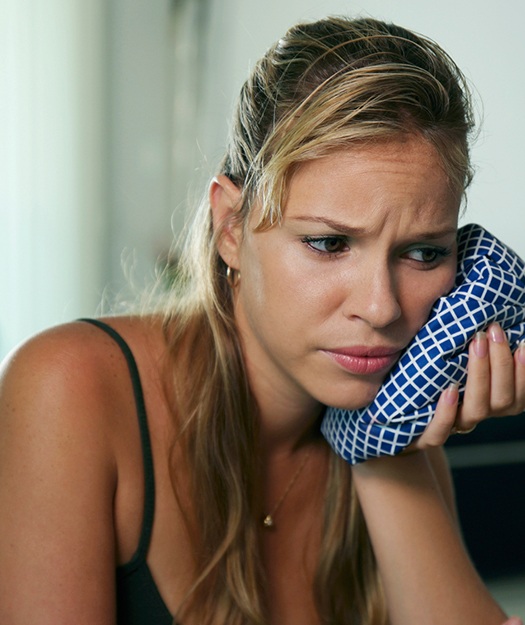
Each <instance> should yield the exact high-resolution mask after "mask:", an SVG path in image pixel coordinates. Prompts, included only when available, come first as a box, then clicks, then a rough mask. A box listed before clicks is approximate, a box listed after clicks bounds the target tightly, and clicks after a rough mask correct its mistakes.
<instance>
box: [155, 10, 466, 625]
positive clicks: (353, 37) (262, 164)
mask: <svg viewBox="0 0 525 625" xmlns="http://www.w3.org/2000/svg"><path fill="white" fill-rule="evenodd" d="M472 128H473V116H472V107H471V102H470V95H469V89H468V86H467V84H466V81H465V78H464V76H463V75H462V73H461V72H460V71H459V69H458V68H457V66H456V65H455V63H454V62H453V61H452V59H451V58H450V57H449V56H448V55H447V54H446V53H445V52H444V51H443V50H442V49H441V48H440V47H439V46H438V45H437V44H436V43H434V42H433V41H431V40H429V39H427V38H425V37H423V36H420V35H417V34H415V33H413V32H410V31H408V30H406V29H404V28H401V27H399V26H396V25H392V24H387V23H384V22H380V21H377V20H373V19H355V20H351V19H346V18H327V19H324V20H320V21H317V22H313V23H306V24H299V25H297V26H294V27H293V28H291V29H290V30H289V31H288V32H287V33H286V34H285V35H284V37H283V38H282V39H280V40H279V41H278V42H277V43H276V44H275V45H274V46H273V47H271V48H270V49H269V50H268V52H267V53H266V54H265V55H264V57H263V58H262V59H261V60H260V61H259V62H258V63H257V65H256V66H255V68H254V70H253V72H252V74H251V76H250V77H249V78H248V80H247V81H246V83H245V84H244V86H243V87H242V90H241V93H240V97H239V100H238V104H237V108H236V111H235V113H234V118H233V123H232V126H231V132H230V136H229V142H228V146H227V151H226V154H225V156H224V159H223V161H222V163H221V165H220V169H219V173H222V174H225V175H226V176H228V177H229V178H230V180H231V181H232V182H234V183H235V184H236V185H237V186H238V188H239V189H241V190H242V201H241V204H242V206H241V207H240V209H239V211H238V219H240V220H241V221H242V222H243V223H244V224H246V223H247V220H248V218H249V216H250V211H251V209H252V206H253V205H254V202H255V201H256V200H257V201H258V202H259V203H260V204H261V206H262V208H263V210H262V217H261V220H260V222H259V223H258V225H257V228H260V229H265V228H271V227H275V225H276V224H278V223H279V220H280V218H281V215H282V212H281V211H282V207H283V206H285V205H286V195H287V189H288V183H289V180H290V177H291V175H292V174H293V172H294V171H295V170H296V168H297V167H299V166H300V165H301V163H304V162H307V161H311V160H313V159H317V158H320V157H322V156H325V155H327V154H330V153H331V152H333V151H334V150H338V149H341V148H348V147H352V146H355V145H360V144H363V142H374V141H383V140H389V139H399V138H403V137H406V136H409V135H416V136H420V137H421V138H423V139H424V140H426V141H428V142H429V143H430V144H431V145H433V146H434V147H435V149H436V150H437V153H438V155H439V157H440V159H441V162H442V165H443V168H444V170H445V171H446V173H447V175H448V180H449V183H450V185H451V186H452V187H454V188H455V189H457V190H458V191H459V192H463V191H464V190H465V189H466V187H467V186H468V184H469V182H470V180H471V167H470V158H469V136H470V133H471V130H472ZM219 235H220V233H214V228H213V224H212V217H211V212H210V206H209V204H208V202H203V203H202V205H201V206H200V208H199V210H198V211H197V212H196V215H195V219H194V221H193V224H192V227H191V229H190V230H189V231H188V233H187V236H186V245H185V247H184V250H183V253H182V257H181V261H180V263H179V265H178V267H177V279H176V281H175V283H174V285H173V287H172V289H171V294H170V296H169V300H168V302H167V303H166V304H165V310H166V316H165V328H166V333H167V336H168V340H169V347H170V351H171V354H172V355H173V362H172V365H173V380H174V397H175V400H174V418H175V419H176V421H177V428H178V433H179V434H178V437H177V440H176V443H175V445H174V449H175V448H178V449H179V451H180V450H182V452H183V453H184V454H185V459H186V462H187V466H188V467H189V474H190V476H191V477H190V487H189V491H190V499H191V506H190V508H191V509H190V510H188V512H187V514H188V525H189V526H190V527H191V531H190V535H191V537H192V540H193V548H194V554H195V566H196V570H195V577H194V584H193V586H192V588H191V590H190V592H189V593H188V597H187V601H186V602H185V603H184V605H183V606H182V610H181V613H180V614H179V615H178V617H179V618H181V614H182V616H184V614H188V615H190V614H191V618H192V622H198V623H202V624H203V625H226V624H228V625H263V624H264V623H267V609H266V607H265V605H266V599H265V584H264V571H263V567H262V564H261V555H260V552H259V537H258V534H259V529H258V526H259V523H260V520H259V519H258V518H256V517H257V513H256V506H257V498H256V489H257V484H258V472H257V463H258V451H257V449H258V430H257V406H256V403H255V401H254V398H253V396H252V394H251V392H250V384H249V381H248V379H247V375H246V371H245V367H244V363H243V354H242V349H241V346H240V343H239V339H238V336H237V332H236V326H235V318H234V310H233V300H232V293H231V288H230V286H229V285H228V281H227V278H226V265H225V263H224V262H223V260H222V259H221V257H220V255H219V253H218V248H217V238H218V236H219ZM173 482H174V488H175V490H176V491H177V487H178V486H177V485H178V479H177V472H176V471H175V470H173ZM325 493H326V494H325V510H324V531H323V538H322V544H321V551H320V556H319V561H318V567H317V574H316V577H315V582H314V585H315V588H314V590H313V592H314V596H315V599H316V604H317V610H318V614H319V619H320V622H321V623H323V624H326V625H328V624H330V625H351V624H356V625H357V624H359V625H381V624H384V623H385V622H386V609H385V605H384V600H383V596H382V592H381V585H380V582H379V579H378V574H377V571H376V564H375V559H374V554H373V552H372V549H371V545H370V542H369V539H368V534H367V531H366V525H365V522H364V519H363V516H362V513H361V511H360V508H359V503H358V501H357V498H356V496H355V493H354V491H353V488H352V483H351V472H350V470H349V467H348V466H346V465H345V464H344V463H342V461H340V460H339V459H338V458H336V457H335V455H333V457H332V458H331V459H330V467H329V475H328V479H327V485H326V490H325Z"/></svg>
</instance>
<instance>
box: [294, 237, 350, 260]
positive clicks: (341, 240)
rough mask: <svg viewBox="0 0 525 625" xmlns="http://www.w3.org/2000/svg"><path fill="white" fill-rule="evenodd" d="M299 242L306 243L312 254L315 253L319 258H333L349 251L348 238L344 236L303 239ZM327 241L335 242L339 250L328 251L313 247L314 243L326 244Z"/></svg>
mask: <svg viewBox="0 0 525 625" xmlns="http://www.w3.org/2000/svg"><path fill="white" fill-rule="evenodd" d="M301 241H302V243H306V245H308V247H309V248H310V249H311V250H312V251H313V252H315V253H316V254H319V256H325V257H328V258H334V257H336V256H339V254H342V253H343V252H346V251H347V250H348V249H349V245H348V238H347V237H345V236H338V235H329V236H324V237H303V238H302V239H301ZM328 241H331V242H335V243H336V244H337V245H338V246H339V248H340V249H337V250H332V251H328V250H320V249H318V248H316V247H315V244H316V243H325V244H326V243H327V242H328Z"/></svg>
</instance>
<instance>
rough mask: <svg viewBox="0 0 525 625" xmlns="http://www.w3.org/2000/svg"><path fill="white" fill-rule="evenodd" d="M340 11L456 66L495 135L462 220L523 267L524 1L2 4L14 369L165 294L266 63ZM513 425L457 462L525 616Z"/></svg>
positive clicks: (3, 246)
mask: <svg viewBox="0 0 525 625" xmlns="http://www.w3.org/2000/svg"><path fill="white" fill-rule="evenodd" d="M326 14H345V15H352V16H357V15H364V16H366V15H369V16H373V17H378V18H382V19H385V20H388V21H395V22H398V23H400V24H402V25H403V26H407V27H409V28H412V29H414V30H416V31H419V32H422V33H424V34H426V35H428V36H430V37H432V38H433V39H435V40H437V41H438V42H439V43H441V44H442V45H443V46H444V47H445V48H446V49H447V50H448V51H449V52H450V54H451V55H452V56H453V57H454V59H455V60H456V61H457V63H458V64H459V66H460V67H461V68H462V69H463V70H464V72H465V73H466V75H467V77H468V78H469V79H470V81H471V82H472V84H473V86H474V88H475V99H476V105H477V110H478V119H479V120H480V122H481V132H480V135H479V138H478V140H477V142H476V144H475V146H474V150H473V160H474V163H475V165H476V168H477V173H476V177H475V181H474V184H473V185H472V187H471V189H470V192H469V199H468V207H467V212H466V215H465V217H464V219H463V221H475V222H478V223H481V224H483V225H484V226H485V227H487V228H488V229H489V230H491V231H492V232H493V233H494V234H496V235H497V236H499V237H500V238H502V239H503V240H504V241H505V242H506V243H508V244H509V245H511V246H512V247H514V249H515V250H516V251H518V252H519V253H521V254H522V255H525V237H524V232H525V210H524V206H523V197H522V196H523V190H522V183H523V181H524V178H525V173H524V171H523V169H524V157H523V148H524V145H525V115H524V111H525V78H524V73H523V62H524V60H525V37H524V35H523V23H524V19H525V4H524V3H523V2H522V1H521V0H500V2H498V3H495V2H490V1H488V0H487V1H486V2H477V1H476V0H440V2H435V1H434V0H397V1H396V2H393V1H392V0H362V1H361V2H354V1H343V0H324V1H323V2H319V0H264V1H263V2H261V0H89V1H88V2H86V1H85V0H0V46H1V53H0V357H2V356H4V355H5V354H6V353H7V352H8V351H9V350H10V349H11V348H12V347H13V346H15V345H16V344H17V343H18V342H20V341H21V340H23V339H25V338H26V337H28V336H29V335H31V334H33V333H35V332H37V331H39V330H41V329H43V328H45V327H47V326H49V325H53V324H56V323H60V322H62V321H67V320H71V319H75V318H77V317H79V316H90V315H96V314H98V313H100V312H102V311H105V310H110V309H111V307H112V306H113V302H114V301H115V300H116V299H125V298H126V297H132V293H133V291H134V290H138V291H140V290H141V289H143V288H144V287H145V286H146V285H147V284H148V283H149V282H150V281H151V279H152V277H153V275H154V270H155V266H156V264H157V262H158V259H159V258H165V257H166V254H167V253H168V250H169V248H170V245H171V242H172V239H173V236H174V234H176V233H177V232H178V231H179V230H180V228H181V227H182V225H183V224H184V222H185V219H186V216H187V214H188V211H189V210H190V209H191V206H193V205H194V204H195V202H197V201H198V200H199V198H200V197H201V195H202V193H203V192H205V190H206V186H207V181H208V180H209V178H210V176H211V175H213V173H214V172H215V168H216V166H217V163H218V161H219V160H220V158H221V155H222V152H223V148H224V144H225V138H226V133H227V129H228V119H229V116H230V112H231V109H232V106H233V103H234V101H235V96H236V93H237V92H238V90H239V88H240V85H241V84H242V82H243V80H244V79H245V77H246V75H247V73H248V71H249V70H250V68H251V67H252V65H253V63H254V61H255V60H256V59H257V58H258V57H259V56H260V55H261V54H262V53H263V52H264V51H265V49H266V48H267V47H268V46H269V45H270V44H271V43H272V42H273V41H275V40H276V39H278V38H279V37H280V35H281V34H282V33H283V32H284V31H285V30H286V28H287V27H288V26H290V25H291V24H292V23H294V22H297V21H299V20H311V19H314V18H318V17H322V16H323V15H326ZM503 421H505V422H511V423H513V424H514V425H513V426H512V427H511V429H510V430H508V431H505V432H503V433H502V432H501V430H498V431H493V430H491V429H490V428H493V427H494V426H493V425H488V426H487V428H485V429H483V430H482V428H480V430H482V432H481V433H479V434H478V435H477V436H478V438H468V437H467V438H465V440H469V441H473V442H471V443H469V445H470V448H469V451H468V453H467V450H465V449H460V448H458V444H457V443H454V444H453V445H452V447H451V448H450V449H449V454H450V457H451V461H452V464H453V467H454V476H455V480H456V486H457V488H458V491H459V492H460V494H461V495H462V497H461V502H462V503H461V506H462V507H461V509H460V512H461V514H462V518H463V522H464V527H465V528H467V531H466V540H467V543H468V546H469V548H470V549H471V551H472V553H473V556H474V559H475V561H476V564H477V565H478V567H479V568H480V570H481V571H482V573H483V575H484V576H485V577H486V578H487V579H491V580H492V582H491V584H492V586H491V587H492V589H493V591H494V593H496V594H497V595H498V597H499V598H500V600H501V601H502V602H503V603H504V605H505V606H506V607H507V609H508V610H509V612H521V614H522V616H523V615H524V613H525V607H524V606H523V604H524V603H525V552H524V545H525V541H524V540H523V538H522V536H521V533H522V528H523V526H524V525H523V524H524V520H525V511H524V503H523V498H522V497H519V496H517V492H516V485H519V488H518V494H519V492H522V490H523V483H524V482H525V462H524V458H525V442H524V441H525V431H524V426H523V425H522V424H524V423H525V422H524V419H523V418H521V419H518V420H514V421H512V420H509V419H505V420H503ZM512 428H514V429H512ZM516 428H517V429H516ZM483 433H485V438H483ZM455 438H456V440H457V439H459V437H455ZM461 438H462V439H463V438H464V437H461ZM487 440H490V441H491V443H492V444H491V447H490V450H491V451H487V445H486V442H487ZM461 443H463V441H461ZM498 445H499V447H498ZM494 450H496V451H494ZM496 452H497V453H496ZM491 463H492V465H491ZM489 465H491V466H490V467H489ZM487 467H489V468H487ZM487 471H489V473H487ZM498 471H499V472H498ZM489 475H490V479H491V480H492V483H491V486H490V488H491V491H490V493H491V494H489V493H488V491H487V490H486V489H485V485H486V484H487V480H489ZM469 495H471V499H468V496H469ZM496 538H497V540H496ZM487 546H491V549H488V548H487Z"/></svg>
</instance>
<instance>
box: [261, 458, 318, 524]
mask: <svg viewBox="0 0 525 625" xmlns="http://www.w3.org/2000/svg"><path fill="white" fill-rule="evenodd" d="M311 453H312V451H311V450H310V451H309V452H308V453H307V454H306V456H305V457H304V458H303V461H302V462H301V464H300V465H299V468H298V469H297V471H296V472H295V473H294V475H293V477H292V479H291V480H290V482H289V484H288V486H287V487H286V490H285V491H284V493H283V494H282V495H281V498H280V499H279V501H278V502H277V504H276V505H275V507H274V509H273V510H272V511H271V512H269V513H268V514H267V515H265V516H264V517H263V521H262V523H263V527H265V528H266V529H271V528H273V527H275V521H274V520H273V519H274V517H275V514H276V512H277V511H278V510H279V508H280V507H281V505H282V504H283V502H284V500H285V499H286V497H287V496H288V493H289V492H290V491H291V489H292V486H293V485H294V484H295V482H297V478H298V477H299V476H300V475H301V473H302V471H303V469H304V467H305V466H306V463H307V462H308V460H309V458H310V454H311Z"/></svg>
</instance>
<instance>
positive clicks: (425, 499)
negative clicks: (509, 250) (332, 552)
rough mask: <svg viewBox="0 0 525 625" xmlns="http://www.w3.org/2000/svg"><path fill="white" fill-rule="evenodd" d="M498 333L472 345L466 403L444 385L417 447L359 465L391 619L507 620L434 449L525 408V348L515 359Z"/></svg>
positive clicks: (402, 624)
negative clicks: (475, 561)
mask: <svg viewBox="0 0 525 625" xmlns="http://www.w3.org/2000/svg"><path fill="white" fill-rule="evenodd" d="M496 338H498V337H497V335H495V337H494V338H492V337H491V333H490V331H489V339H488V340H487V339H486V338H485V337H481V339H479V340H481V341H485V342H486V343H485V345H484V346H483V345H482V346H481V347H482V348H481V349H479V347H480V346H479V345H477V346H474V345H473V346H472V347H471V351H470V355H469V378H468V382H467V387H466V392H465V397H464V401H463V404H462V406H461V407H460V408H458V404H457V402H458V392H457V389H455V388H453V387H452V388H451V389H448V390H447V391H445V392H444V393H443V395H442V397H441V399H440V401H439V404H438V407H437V410H436V415H435V417H434V420H433V421H432V423H431V424H430V426H429V427H428V428H427V431H426V432H425V433H424V434H423V436H421V438H420V439H419V441H418V442H417V444H416V445H414V448H413V451H414V449H415V452H414V453H412V454H405V455H400V456H398V457H395V458H378V459H375V460H370V461H367V462H365V463H363V464H362V465H358V466H356V467H354V468H353V476H354V482H355V487H356V490H357V494H358V497H359V500H360V502H361V505H362V508H363V513H364V515H365V518H366V522H367V525H368V530H369V533H370V538H371V540H372V544H373V547H374V551H375V553H376V557H377V561H378V566H379V570H380V574H381V577H382V580H383V585H384V589H385V594H386V600H387V606H388V610H389V615H390V620H391V623H392V625H412V624H414V625H416V624H420V623H425V625H427V624H429V625H431V624H432V625H433V624H436V625H441V624H443V625H455V624H457V625H460V624H461V625H470V624H471V625H501V624H502V623H503V622H504V621H505V619H506V616H505V614H504V613H503V612H502V611H501V609H500V608H499V607H498V605H497V604H496V602H495V601H494V600H493V599H492V597H491V595H490V593H489V592H488V591H487V590H486V588H485V587H484V585H483V583H482V582H481V580H480V579H479V576H478V575H477V573H476V571H475V570H474V568H473V566H472V564H471V562H470V560H469V558H468V556H467V554H466V552H465V550H464V548H463V545H462V541H461V537H460V534H459V531H458V529H457V524H456V521H455V513H454V511H453V509H454V508H453V503H452V502H453V498H452V491H451V490H450V484H449V483H448V478H447V477H446V472H444V471H443V466H442V464H441V462H442V461H441V460H439V455H438V452H437V451H436V449H435V448H436V447H437V446H440V445H442V444H443V442H444V441H445V440H446V438H447V437H448V435H449V434H450V431H451V429H452V427H453V426H456V427H458V428H459V429H464V430H467V429H469V428H470V427H472V426H473V425H475V424H476V423H478V422H480V421H481V420H483V419H485V418H487V417H488V416H489V415H505V414H515V413H519V412H521V411H522V410H523V407H524V403H525V348H524V347H523V346H522V347H521V348H520V349H519V350H518V352H517V353H516V354H515V356H514V358H513V357H512V355H511V354H510V350H509V349H508V346H507V344H506V342H505V341H498V340H495V339H496ZM475 347H476V349H474V348H475ZM485 348H486V349H485ZM510 622H511V621H509V623H510Z"/></svg>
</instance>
